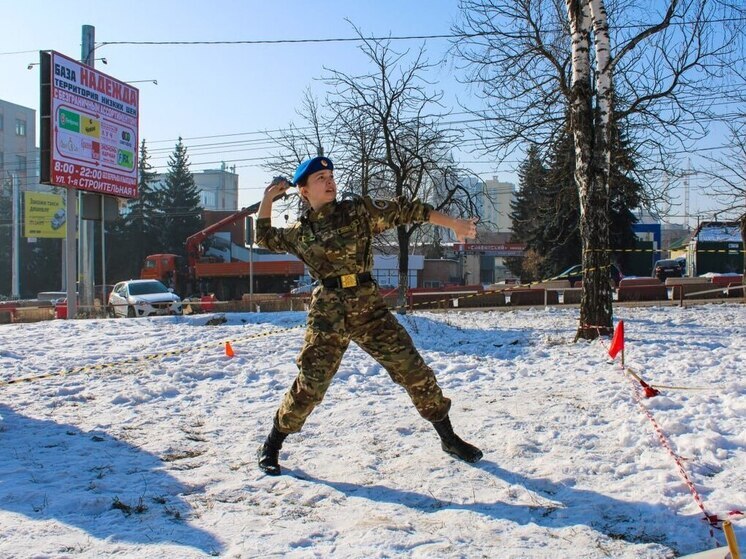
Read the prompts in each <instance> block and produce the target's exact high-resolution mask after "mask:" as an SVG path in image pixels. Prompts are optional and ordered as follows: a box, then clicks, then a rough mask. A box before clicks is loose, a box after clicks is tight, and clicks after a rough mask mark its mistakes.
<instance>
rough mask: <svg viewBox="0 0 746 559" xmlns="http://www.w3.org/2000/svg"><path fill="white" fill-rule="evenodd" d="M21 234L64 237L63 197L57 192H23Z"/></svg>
mask: <svg viewBox="0 0 746 559" xmlns="http://www.w3.org/2000/svg"><path fill="white" fill-rule="evenodd" d="M23 208H24V211H23V236H24V237H39V238H43V239H64V238H65V232H66V227H67V223H66V221H67V211H66V210H65V199H64V198H63V197H62V196H60V195H59V194H44V193H41V192H24V193H23Z"/></svg>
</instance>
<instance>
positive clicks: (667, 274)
mask: <svg viewBox="0 0 746 559" xmlns="http://www.w3.org/2000/svg"><path fill="white" fill-rule="evenodd" d="M651 275H652V276H653V277H655V278H658V279H659V280H660V281H666V278H680V277H683V275H684V267H683V266H682V265H681V260H678V259H677V260H658V261H656V263H655V264H654V265H653V273H652V274H651Z"/></svg>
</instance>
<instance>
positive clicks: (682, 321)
mask: <svg viewBox="0 0 746 559" xmlns="http://www.w3.org/2000/svg"><path fill="white" fill-rule="evenodd" d="M577 312H578V311H577V308H569V307H568V308H551V309H548V310H545V309H534V310H528V309H526V310H507V311H492V312H486V311H457V312H448V313H432V312H418V313H415V314H412V315H407V316H401V317H399V319H400V320H401V322H402V323H403V324H404V326H405V327H406V328H407V330H408V331H409V332H410V334H411V335H412V337H413V339H414V341H415V343H416V345H417V346H418V347H419V348H420V350H421V352H422V354H423V356H424V357H425V360H426V361H427V362H428V363H429V364H430V365H431V366H432V367H433V369H434V370H435V372H436V374H437V376H438V379H439V382H440V384H441V386H442V387H443V389H444V391H445V393H446V395H448V396H449V397H451V398H452V399H453V408H452V411H451V418H452V421H453V424H454V426H455V428H456V431H457V432H459V433H460V434H461V435H462V436H463V438H465V439H466V440H468V441H470V442H472V443H475V444H477V445H478V446H480V447H481V448H482V449H483V450H484V452H485V457H484V459H483V460H482V461H481V462H479V463H478V464H476V465H469V464H465V463H462V462H459V461H456V460H454V459H453V458H452V457H450V456H448V455H446V454H445V453H443V452H442V451H441V450H440V447H439V444H438V440H437V436H436V435H435V432H434V431H433V429H432V427H431V426H430V425H429V424H428V423H427V422H425V421H424V420H423V419H421V418H420V417H419V415H418V414H417V413H416V411H415V410H414V408H413V407H412V405H411V404H410V403H409V400H408V398H407V397H406V395H405V393H404V391H403V390H402V389H401V388H400V387H398V386H396V385H395V384H393V383H392V382H391V380H390V379H389V378H388V375H387V374H386V373H385V371H384V370H382V369H381V367H380V366H378V364H377V363H375V362H374V361H373V360H372V359H370V358H369V357H368V356H367V355H366V354H365V353H363V352H362V351H361V350H360V349H359V348H358V347H357V346H354V345H352V346H351V347H350V349H349V350H348V352H347V354H346V356H345V358H344V360H343V362H342V366H341V367H340V370H339V373H338V374H337V377H336V378H335V381H334V382H333V383H332V386H331V388H330V390H329V392H328V394H327V397H326V399H325V401H324V402H323V403H322V404H321V405H320V406H319V407H318V408H317V410H316V411H315V412H314V413H313V414H312V415H311V417H310V418H309V420H308V422H307V424H306V426H305V428H304V430H303V431H302V432H301V433H300V434H297V435H291V436H290V437H288V439H287V441H286V442H285V445H284V447H283V450H282V452H281V454H280V459H281V465H282V466H283V468H284V471H285V472H286V475H283V476H280V477H268V476H265V475H263V474H262V473H261V472H260V471H259V470H258V469H257V467H256V465H255V451H256V448H257V447H258V445H259V443H260V442H261V441H262V440H263V438H264V437H265V436H266V434H267V432H268V430H269V428H270V426H271V420H272V416H273V414H274V411H275V409H276V407H277V405H278V403H279V401H280V398H281V397H282V395H283V393H284V391H285V390H286V388H287V387H288V386H289V385H290V383H291V382H292V380H293V378H294V376H295V373H296V367H295V357H296V355H297V353H298V351H299V349H300V347H301V343H302V339H303V329H302V325H303V324H304V322H305V313H302V312H284V313H262V314H255V313H245V314H226V315H225V318H226V319H227V322H225V323H224V324H221V325H206V323H207V321H208V320H210V319H214V318H216V316H215V315H197V316H190V317H153V318H145V319H118V320H80V321H62V320H56V321H48V322H39V323H33V324H12V325H5V326H2V327H0V366H1V369H0V371H1V372H0V381H5V382H6V383H4V384H0V390H2V392H1V394H2V395H1V396H0V525H1V526H2V530H1V531H0V556H2V557H8V558H16V557H18V558H26V557H29V558H38V559H41V558H78V557H86V558H93V557H95V558H113V557H137V558H141V557H148V558H157V557H161V558H174V557H178V558H190V557H204V556H209V555H219V556H221V557H231V558H234V557H235V558H238V557H240V558H243V557H290V558H307V557H324V558H326V557H344V558H378V557H422V558H425V557H427V558H440V557H448V558H451V557H464V558H472V557H490V558H492V557H500V558H523V557H532V558H533V557H536V558H556V557H576V558H595V557H620V558H661V557H663V558H673V557H677V556H679V555H681V554H686V553H695V552H699V551H703V550H707V549H711V548H714V547H716V546H718V545H720V546H722V545H724V544H725V540H724V537H723V534H722V532H721V531H719V530H718V531H715V536H714V537H711V535H710V530H709V527H708V525H707V523H706V522H704V521H703V520H702V517H703V515H702V512H701V511H700V509H699V507H698V506H697V504H696V502H695V500H694V498H693V496H692V494H691V492H690V490H689V488H688V487H687V486H686V485H685V484H684V482H683V480H682V477H681V476H680V474H679V472H678V470H677V466H676V463H675V461H674V458H673V457H672V456H671V455H670V454H669V453H668V452H667V451H666V450H665V449H664V447H663V446H662V444H661V442H660V440H659V438H658V436H657V435H656V433H655V431H654V429H653V426H652V424H651V421H650V420H649V419H648V418H647V417H646V416H645V414H644V413H643V410H642V409H641V408H640V405H641V406H644V408H645V409H647V410H648V411H649V412H650V414H651V415H652V417H653V418H654V419H655V421H656V422H657V423H658V424H659V425H660V427H661V428H662V429H663V431H664V433H665V435H666V436H667V437H668V439H669V440H670V442H671V445H672V447H673V449H675V452H676V453H678V454H679V455H680V456H681V457H682V464H683V465H684V467H685V469H686V471H687V473H688V475H689V476H690V478H691V480H692V481H693V483H694V486H695V487H696V490H697V491H698V492H699V494H701V496H702V499H703V501H704V505H705V507H706V508H707V510H708V512H710V513H713V514H719V515H721V516H725V515H727V514H728V512H729V511H732V510H734V509H738V510H745V509H746V380H744V377H743V371H744V368H745V367H744V362H745V361H746V344H744V341H743V340H744V334H745V333H746V306H744V305H738V304H718V305H703V306H694V307H691V308H681V307H674V306H660V307H619V308H617V309H616V315H617V316H616V318H617V319H623V320H624V321H625V331H626V335H627V340H626V348H625V353H626V362H627V365H628V366H630V367H632V368H633V369H634V371H636V372H637V374H639V375H640V376H641V377H642V378H644V379H645V381H647V382H648V383H650V384H653V385H659V386H664V387H675V388H661V395H660V396H657V397H655V398H650V399H644V398H643V399H641V400H640V404H638V402H637V401H636V398H635V394H639V393H640V392H639V390H640V385H639V384H638V383H637V381H634V380H633V379H630V377H628V376H626V375H625V374H624V372H623V369H622V367H621V366H620V364H619V361H618V360H617V361H613V362H612V361H611V360H610V359H609V358H608V354H607V353H606V347H605V346H606V345H608V340H603V341H601V340H599V341H595V342H583V341H581V342H578V343H573V337H574V333H575V328H576V325H577V320H578V315H577ZM226 341H230V342H231V345H232V347H233V350H234V352H235V354H236V356H235V357H234V358H229V357H227V356H226V355H225V352H224V349H223V348H224V343H225V342H226ZM80 367H86V368H84V369H83V370H81V369H80ZM46 375H49V376H46ZM29 377H43V378H36V379H35V380H33V381H30V382H20V383H11V384H7V381H9V380H11V379H21V378H29ZM681 388H686V389H681ZM733 523H734V527H735V531H736V536H737V538H738V540H739V542H740V543H741V546H742V548H743V547H744V546H746V520H743V519H737V518H735V517H734V521H733Z"/></svg>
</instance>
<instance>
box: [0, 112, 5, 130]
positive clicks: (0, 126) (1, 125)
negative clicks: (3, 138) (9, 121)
mask: <svg viewBox="0 0 746 559" xmlns="http://www.w3.org/2000/svg"><path fill="white" fill-rule="evenodd" d="M4 127H5V122H4V117H3V113H0V130H2V129H3V128H4Z"/></svg>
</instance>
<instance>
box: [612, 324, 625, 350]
mask: <svg viewBox="0 0 746 559" xmlns="http://www.w3.org/2000/svg"><path fill="white" fill-rule="evenodd" d="M620 351H624V321H623V320H620V321H619V324H617V325H616V330H614V337H613V338H611V347H610V348H609V355H610V356H611V358H612V359H614V358H615V357H616V356H617V353H619V352H620Z"/></svg>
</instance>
